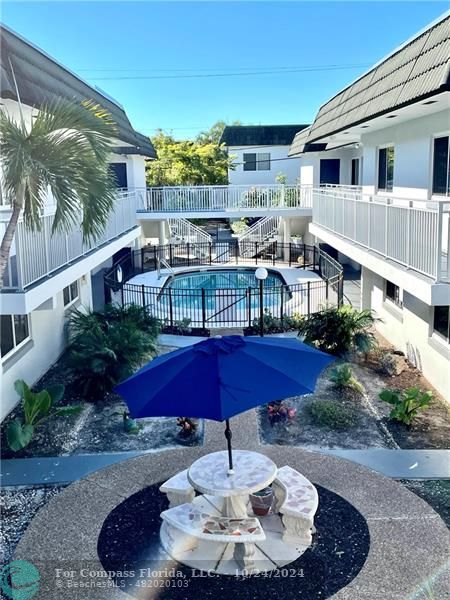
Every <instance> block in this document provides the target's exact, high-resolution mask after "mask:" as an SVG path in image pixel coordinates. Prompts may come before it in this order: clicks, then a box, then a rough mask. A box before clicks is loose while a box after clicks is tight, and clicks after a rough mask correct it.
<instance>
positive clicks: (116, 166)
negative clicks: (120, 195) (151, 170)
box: [109, 163, 128, 188]
mask: <svg viewBox="0 0 450 600" xmlns="http://www.w3.org/2000/svg"><path fill="white" fill-rule="evenodd" d="M109 170H110V171H111V173H112V174H113V175H114V178H115V180H116V185H117V187H118V188H127V187H128V179H127V165H126V163H110V164H109Z"/></svg>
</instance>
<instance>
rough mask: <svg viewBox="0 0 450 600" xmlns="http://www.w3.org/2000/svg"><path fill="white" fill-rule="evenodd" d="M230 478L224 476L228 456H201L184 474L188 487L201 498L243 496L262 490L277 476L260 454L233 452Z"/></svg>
mask: <svg viewBox="0 0 450 600" xmlns="http://www.w3.org/2000/svg"><path fill="white" fill-rule="evenodd" d="M233 470H234V473H233V474H230V475H229V474H228V452H226V451H223V452H213V453H212V454H207V455H206V456H202V457H201V458H199V459H198V460H196V461H195V462H194V463H192V465H191V467H190V468H189V470H188V479H189V482H190V483H191V485H192V486H193V487H194V488H195V489H196V490H198V491H199V492H201V493H203V494H212V495H213V496H223V497H228V496H243V495H245V494H251V493H253V492H257V491H258V490H262V489H263V488H265V487H266V486H268V485H269V484H271V483H272V481H273V480H274V479H275V476H276V474H277V466H276V464H275V463H274V462H273V461H272V460H270V458H268V457H267V456H264V454H259V453H258V452H251V451H249V450H233Z"/></svg>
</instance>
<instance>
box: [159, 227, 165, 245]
mask: <svg viewBox="0 0 450 600" xmlns="http://www.w3.org/2000/svg"><path fill="white" fill-rule="evenodd" d="M159 243H160V245H161V246H165V245H166V244H167V228H166V221H159Z"/></svg>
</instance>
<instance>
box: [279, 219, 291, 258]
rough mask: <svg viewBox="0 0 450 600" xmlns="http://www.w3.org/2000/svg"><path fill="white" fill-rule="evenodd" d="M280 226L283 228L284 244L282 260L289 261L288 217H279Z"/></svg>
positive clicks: (289, 223)
mask: <svg viewBox="0 0 450 600" xmlns="http://www.w3.org/2000/svg"><path fill="white" fill-rule="evenodd" d="M281 226H282V230H283V244H284V260H285V262H288V261H289V245H288V244H289V242H290V241H291V220H290V219H289V217H283V218H282V219H281Z"/></svg>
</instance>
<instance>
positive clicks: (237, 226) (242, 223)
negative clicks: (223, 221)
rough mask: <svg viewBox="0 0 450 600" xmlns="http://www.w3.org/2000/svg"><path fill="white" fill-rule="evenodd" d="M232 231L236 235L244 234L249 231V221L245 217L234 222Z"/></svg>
mask: <svg viewBox="0 0 450 600" xmlns="http://www.w3.org/2000/svg"><path fill="white" fill-rule="evenodd" d="M230 227H231V231H232V232H233V233H235V234H240V233H244V231H246V230H247V229H248V223H247V219H246V218H245V217H243V218H242V219H239V221H233V223H231V225H230Z"/></svg>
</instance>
